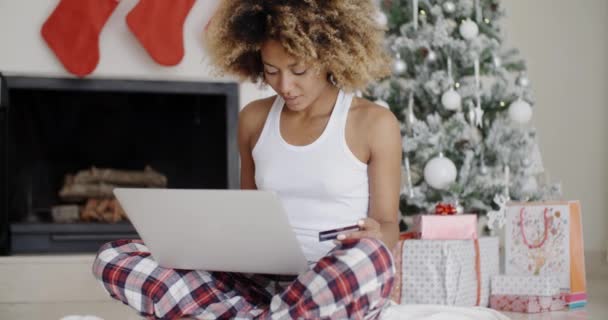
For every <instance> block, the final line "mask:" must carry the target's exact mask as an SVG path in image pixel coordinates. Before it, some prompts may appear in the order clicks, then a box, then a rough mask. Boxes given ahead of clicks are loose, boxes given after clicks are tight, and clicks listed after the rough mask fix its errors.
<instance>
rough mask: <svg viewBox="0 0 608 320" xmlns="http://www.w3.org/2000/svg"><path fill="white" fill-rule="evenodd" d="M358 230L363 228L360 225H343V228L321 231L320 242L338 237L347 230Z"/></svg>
mask: <svg viewBox="0 0 608 320" xmlns="http://www.w3.org/2000/svg"><path fill="white" fill-rule="evenodd" d="M357 230H361V227H359V226H358V225H352V226H348V227H342V228H338V229H331V230H325V231H321V232H319V242H321V241H327V240H333V239H336V238H337V237H338V235H339V234H340V233H343V232H345V231H357Z"/></svg>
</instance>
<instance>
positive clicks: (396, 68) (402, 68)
mask: <svg viewBox="0 0 608 320" xmlns="http://www.w3.org/2000/svg"><path fill="white" fill-rule="evenodd" d="M392 70H393V74H394V75H396V76H401V75H404V74H405V72H406V71H407V64H406V63H405V61H403V60H401V58H400V57H397V58H395V60H393V66H392Z"/></svg>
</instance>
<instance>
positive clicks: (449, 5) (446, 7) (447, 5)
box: [441, 1, 456, 14]
mask: <svg viewBox="0 0 608 320" xmlns="http://www.w3.org/2000/svg"><path fill="white" fill-rule="evenodd" d="M441 7H442V8H443V12H445V13H447V14H452V13H454V12H455V11H456V5H455V4H454V2H452V1H446V2H444V3H443V5H442V6H441Z"/></svg>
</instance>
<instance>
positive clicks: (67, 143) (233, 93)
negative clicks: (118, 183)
mask: <svg viewBox="0 0 608 320" xmlns="http://www.w3.org/2000/svg"><path fill="white" fill-rule="evenodd" d="M5 79H6V80H5V81H3V82H5V85H6V86H7V88H8V90H7V91H8V95H9V103H8V106H6V107H5V108H4V109H5V110H7V111H6V115H5V117H4V118H3V123H2V124H3V126H5V128H6V130H3V132H5V133H6V137H5V143H6V146H5V147H4V148H3V149H2V150H3V151H4V152H3V153H5V154H3V155H2V156H3V157H4V159H5V164H6V166H5V170H6V175H5V177H6V192H5V193H6V195H3V198H4V199H5V201H6V206H5V208H6V210H5V212H4V213H2V214H4V215H6V217H5V220H8V224H9V226H8V230H6V227H5V228H4V229H5V232H8V235H9V237H8V238H9V239H8V241H6V242H7V243H5V244H3V246H4V247H6V248H8V250H5V251H8V253H13V254H14V253H30V252H94V251H96V250H97V249H98V248H99V246H100V245H101V244H103V243H105V242H107V241H111V240H115V239H120V238H137V237H138V236H137V233H136V232H135V230H134V229H133V227H132V225H131V224H130V223H129V222H128V220H124V221H120V222H97V221H70V222H69V223H66V222H65V221H58V220H57V217H56V216H55V215H54V212H53V211H54V210H56V209H57V208H58V207H65V206H68V207H70V206H71V207H74V206H78V207H79V208H80V210H82V207H83V206H84V205H85V203H84V201H82V200H74V199H65V197H61V196H60V195H59V191H60V190H61V189H62V187H63V186H64V185H65V184H66V177H67V175H73V174H76V173H77V172H81V171H83V170H89V169H91V168H97V169H100V170H103V169H111V170H119V171H123V172H124V171H129V172H137V171H141V170H144V169H145V168H148V169H153V170H154V171H155V172H158V173H160V174H162V175H164V176H165V177H166V179H167V180H166V181H167V184H166V187H167V188H196V189H228V188H238V179H237V171H238V167H237V161H238V159H237V150H236V141H235V134H236V128H235V126H236V117H237V113H238V105H237V102H236V101H237V87H236V85H235V84H231V83H225V84H223V83H198V82H160V81H133V80H82V79H48V78H25V77H13V78H11V77H6V78H5ZM52 213H53V214H52ZM81 214H82V213H81ZM167 214H170V213H167Z"/></svg>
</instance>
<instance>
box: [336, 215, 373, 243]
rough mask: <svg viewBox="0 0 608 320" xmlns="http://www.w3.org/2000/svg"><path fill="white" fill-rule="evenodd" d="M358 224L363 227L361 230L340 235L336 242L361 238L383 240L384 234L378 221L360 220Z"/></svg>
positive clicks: (370, 219)
mask: <svg viewBox="0 0 608 320" xmlns="http://www.w3.org/2000/svg"><path fill="white" fill-rule="evenodd" d="M357 224H358V225H359V227H361V230H359V231H350V232H345V233H341V234H340V235H338V238H337V240H336V242H342V241H347V240H354V239H361V238H374V239H378V240H381V237H382V232H381V231H380V223H379V222H378V221H376V220H374V219H372V218H364V219H361V220H359V222H358V223H357Z"/></svg>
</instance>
